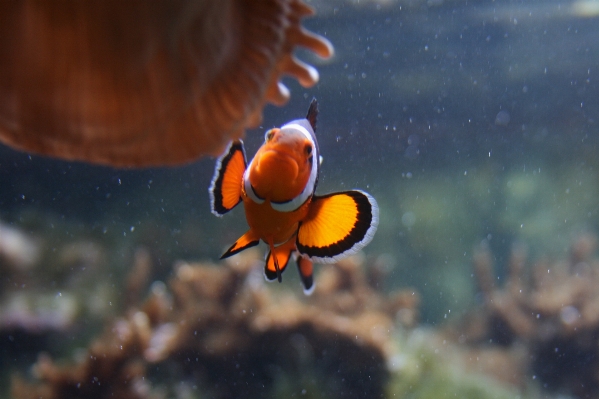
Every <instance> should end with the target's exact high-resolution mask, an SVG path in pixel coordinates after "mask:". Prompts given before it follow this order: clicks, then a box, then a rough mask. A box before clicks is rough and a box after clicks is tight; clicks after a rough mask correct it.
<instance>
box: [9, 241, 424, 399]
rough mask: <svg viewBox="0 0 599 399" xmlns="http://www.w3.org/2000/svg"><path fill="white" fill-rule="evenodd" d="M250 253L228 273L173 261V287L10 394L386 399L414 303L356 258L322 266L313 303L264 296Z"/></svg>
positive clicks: (143, 264)
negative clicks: (388, 290) (376, 279)
mask: <svg viewBox="0 0 599 399" xmlns="http://www.w3.org/2000/svg"><path fill="white" fill-rule="evenodd" d="M246 252H247V253H244V254H240V256H238V257H235V258H234V260H229V261H228V264H227V266H226V267H225V266H219V267H215V266H214V265H211V264H206V263H199V264H190V263H185V262H181V263H179V264H177V265H175V275H174V277H173V278H171V280H170V281H169V283H168V285H164V284H162V283H160V282H155V283H154V284H152V286H151V288H150V293H149V295H148V297H147V298H146V300H145V301H144V303H143V304H142V305H138V306H137V307H135V306H129V308H128V310H127V313H126V315H125V316H123V317H121V318H119V319H117V320H116V321H114V322H112V323H111V324H110V325H109V326H108V328H107V329H106V330H105V332H104V333H103V335H102V336H101V337H100V338H98V339H97V340H96V341H95V342H94V343H93V344H92V345H91V346H90V348H89V349H88V350H87V353H86V354H85V355H83V356H82V357H81V358H80V359H78V360H76V362H75V364H73V365H66V366H65V365H57V364H55V363H54V362H53V361H51V360H50V359H49V357H48V356H47V355H41V356H40V358H39V360H38V362H37V364H36V365H35V367H34V373H35V377H36V378H37V382H36V383H34V384H30V383H27V382H26V381H25V380H23V379H22V378H20V377H15V378H14V379H13V385H12V394H13V396H14V397H16V398H32V397H40V396H42V397H44V398H75V397H85V398H101V397H120V398H142V397H144V398H145V397H163V396H165V395H166V396H178V395H181V391H185V392H186V391H190V390H195V389H199V390H200V392H208V393H209V394H210V396H211V397H223V398H224V397H246V398H247V397H265V396H269V395H271V396H272V395H274V394H276V395H283V396H285V395H287V396H289V394H292V393H294V394H300V393H302V394H306V393H307V394H308V395H311V396H319V395H320V396H325V397H350V398H351V397H380V396H381V395H382V394H383V393H384V390H385V386H386V383H387V381H388V380H389V377H390V374H389V369H388V364H389V360H390V359H391V358H392V357H393V356H394V354H395V353H396V352H397V348H396V344H395V340H394V339H393V334H394V330H395V325H396V322H399V323H405V322H407V323H408V324H410V325H412V324H413V323H415V321H416V318H417V315H416V307H417V306H418V295H417V294H416V293H415V292H414V291H413V290H408V291H405V292H400V293H396V294H392V295H391V296H385V295H383V294H381V293H380V292H378V291H376V290H374V289H373V288H372V287H371V286H370V285H369V283H368V279H367V278H366V276H365V274H364V271H363V270H364V265H363V260H362V258H360V257H352V258H349V259H346V260H345V261H343V262H340V263H339V264H337V265H334V266H324V267H323V270H322V272H321V273H320V275H319V276H318V285H317V288H316V290H315V292H314V294H313V296H312V297H309V298H304V297H303V296H302V297H299V296H296V295H294V294H293V293H291V292H289V291H283V290H281V291H279V290H271V289H266V288H265V282H264V279H263V277H262V275H261V274H262V272H261V269H262V266H261V261H259V260H258V255H257V252H255V251H246ZM136 264H137V266H136V267H135V268H134V270H133V271H132V274H144V273H145V272H144V273H141V272H140V271H139V270H145V269H146V268H147V267H149V266H148V265H147V260H144V255H143V252H138V255H137V256H136ZM138 269H139V270H138ZM135 280H136V278H135V277H130V278H129V280H128V285H129V286H130V287H136V288H134V289H133V291H137V290H139V286H140V284H141V285H143V280H145V279H144V278H141V279H140V281H142V283H137V282H135ZM133 296H135V294H134V295H133ZM129 305H130V304H129ZM398 315H399V316H398ZM177 392H178V393H177Z"/></svg>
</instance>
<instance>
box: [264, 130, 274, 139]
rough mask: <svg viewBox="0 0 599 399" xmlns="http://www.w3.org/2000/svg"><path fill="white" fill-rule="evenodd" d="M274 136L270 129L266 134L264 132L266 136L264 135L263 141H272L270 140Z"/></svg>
mask: <svg viewBox="0 0 599 399" xmlns="http://www.w3.org/2000/svg"><path fill="white" fill-rule="evenodd" d="M274 136H275V129H270V130H269V131H268V132H266V134H265V135H264V140H265V141H270V140H272V138H273V137H274Z"/></svg>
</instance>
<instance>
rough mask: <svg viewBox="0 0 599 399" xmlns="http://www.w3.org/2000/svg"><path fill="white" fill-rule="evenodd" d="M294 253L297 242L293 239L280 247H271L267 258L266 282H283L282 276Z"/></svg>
mask: <svg viewBox="0 0 599 399" xmlns="http://www.w3.org/2000/svg"><path fill="white" fill-rule="evenodd" d="M293 251H295V240H294V238H293V237H292V238H291V239H289V240H288V241H287V242H286V243H284V244H281V245H279V246H278V247H275V246H274V245H273V246H271V248H270V252H269V253H268V255H267V256H266V265H264V277H265V278H266V280H268V281H273V280H279V282H281V274H282V273H283V271H285V268H286V267H287V264H288V263H289V259H290V258H291V254H292V253H293Z"/></svg>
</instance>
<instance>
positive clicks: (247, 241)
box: [220, 230, 260, 259]
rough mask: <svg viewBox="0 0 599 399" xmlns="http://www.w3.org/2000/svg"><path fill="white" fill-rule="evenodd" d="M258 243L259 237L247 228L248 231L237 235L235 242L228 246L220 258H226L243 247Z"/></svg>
mask: <svg viewBox="0 0 599 399" xmlns="http://www.w3.org/2000/svg"><path fill="white" fill-rule="evenodd" d="M258 243H260V238H259V237H258V236H257V235H256V234H254V232H253V231H252V230H248V232H247V233H245V234H244V235H242V236H241V237H239V239H238V240H237V241H235V244H233V245H231V248H229V249H228V250H227V252H225V253H224V254H223V256H221V257H220V258H221V259H225V258H228V257H229V256H233V255H235V254H237V253H239V252H241V251H243V250H244V249H247V248H250V247H254V246H256V245H258Z"/></svg>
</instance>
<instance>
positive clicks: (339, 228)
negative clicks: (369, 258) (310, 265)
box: [297, 190, 379, 263]
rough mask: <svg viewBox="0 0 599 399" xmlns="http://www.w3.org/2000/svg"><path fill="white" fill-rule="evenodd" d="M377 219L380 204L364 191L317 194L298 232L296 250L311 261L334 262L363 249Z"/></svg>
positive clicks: (374, 229) (370, 236) (368, 240)
mask: <svg viewBox="0 0 599 399" xmlns="http://www.w3.org/2000/svg"><path fill="white" fill-rule="evenodd" d="M378 222H379V208H378V205H377V203H376V201H375V199H374V198H373V197H371V196H370V195H369V194H367V193H365V192H363V191H359V190H352V191H344V192H340V193H332V194H328V195H324V196H322V197H317V196H314V198H313V199H312V202H311V204H310V209H309V211H308V215H307V216H306V218H305V219H304V220H303V221H302V222H301V224H300V227H299V230H298V233H297V250H298V251H299V252H300V253H301V254H304V255H307V256H309V257H310V259H311V260H312V261H315V262H320V263H334V262H336V261H338V260H340V259H343V258H345V257H346V256H349V255H352V254H355V253H356V252H358V251H359V250H360V249H362V248H364V246H366V244H368V243H369V242H370V240H372V237H373V236H374V233H375V231H376V228H377V226H378Z"/></svg>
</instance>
